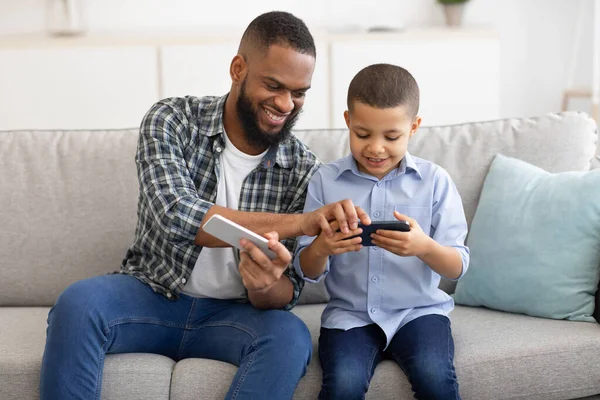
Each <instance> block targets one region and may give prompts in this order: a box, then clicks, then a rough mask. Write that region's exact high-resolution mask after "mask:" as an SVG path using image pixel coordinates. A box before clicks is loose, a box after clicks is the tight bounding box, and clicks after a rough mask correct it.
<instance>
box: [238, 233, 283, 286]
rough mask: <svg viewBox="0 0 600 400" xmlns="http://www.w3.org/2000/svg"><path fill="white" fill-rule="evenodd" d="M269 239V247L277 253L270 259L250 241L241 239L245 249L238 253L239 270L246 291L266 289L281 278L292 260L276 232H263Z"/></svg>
mask: <svg viewBox="0 0 600 400" xmlns="http://www.w3.org/2000/svg"><path fill="white" fill-rule="evenodd" d="M265 236H266V237H267V238H268V239H269V248H270V249H271V250H272V251H273V252H274V253H275V254H277V258H275V259H273V260H271V259H269V257H267V256H266V255H265V253H263V252H262V251H261V250H260V249H259V248H258V247H256V246H255V245H254V244H253V243H252V242H250V241H248V240H245V239H242V240H241V242H240V244H241V245H242V247H243V248H244V249H245V250H246V251H244V252H241V253H240V265H239V271H240V275H241V276H242V282H243V284H244V286H245V287H246V289H248V291H249V292H250V291H266V290H268V289H269V288H270V287H271V286H272V285H273V284H274V283H275V282H277V281H278V280H279V278H281V275H283V273H284V271H285V270H286V269H287V266H288V265H289V263H290V262H291V261H292V255H291V254H290V252H289V251H288V249H287V248H286V247H285V246H284V245H283V244H282V243H280V242H279V235H278V234H277V232H269V233H267V234H265Z"/></svg>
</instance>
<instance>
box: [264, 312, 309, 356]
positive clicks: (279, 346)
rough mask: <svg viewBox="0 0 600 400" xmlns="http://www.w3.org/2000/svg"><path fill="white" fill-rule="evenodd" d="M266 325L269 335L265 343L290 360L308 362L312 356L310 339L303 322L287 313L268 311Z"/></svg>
mask: <svg viewBox="0 0 600 400" xmlns="http://www.w3.org/2000/svg"><path fill="white" fill-rule="evenodd" d="M269 313H270V314H271V315H269V317H268V320H267V321H266V324H267V325H268V327H267V328H268V330H269V334H268V335H266V338H267V339H266V341H267V342H268V343H269V345H270V346H272V347H274V348H275V349H276V350H277V351H280V352H282V354H284V355H286V356H287V357H289V358H290V359H292V358H293V359H302V360H306V363H307V364H308V362H309V361H310V358H311V356H312V339H311V336H310V331H309V330H308V328H307V326H306V324H305V323H304V321H302V320H301V319H300V318H298V317H297V316H296V315H294V314H292V313H291V312H288V311H280V310H272V311H269Z"/></svg>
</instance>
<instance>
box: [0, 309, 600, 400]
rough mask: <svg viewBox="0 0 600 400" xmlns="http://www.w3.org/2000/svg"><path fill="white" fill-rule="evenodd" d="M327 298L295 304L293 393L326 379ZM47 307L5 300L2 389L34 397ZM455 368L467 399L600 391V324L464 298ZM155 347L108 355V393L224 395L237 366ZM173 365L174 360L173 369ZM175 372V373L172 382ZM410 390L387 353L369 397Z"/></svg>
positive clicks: (3, 393) (2, 394)
mask: <svg viewBox="0 0 600 400" xmlns="http://www.w3.org/2000/svg"><path fill="white" fill-rule="evenodd" d="M323 308H324V305H305V306H299V307H296V308H295V309H294V311H293V312H294V313H295V314H296V315H298V316H299V317H300V318H302V319H303V320H304V321H305V322H306V323H307V326H308V327H309V330H310V332H311V335H312V339H313V343H314V345H315V351H314V353H313V360H312V362H311V364H310V366H309V368H308V372H307V374H306V376H305V377H304V378H303V379H302V381H301V382H300V384H299V386H298V389H297V390H296V395H295V397H294V398H295V399H307V400H308V399H314V398H316V395H317V393H318V392H319V389H320V385H321V368H320V366H319V361H318V356H317V351H316V350H317V349H316V344H317V341H318V338H319V326H320V316H321V312H322V311H323ZM47 314H48V309H47V308H9V307H3V308H0V326H3V327H6V326H10V327H11V329H10V330H8V329H3V330H0V355H1V356H0V398H2V399H4V398H7V399H8V398H10V399H28V400H29V399H36V398H38V396H39V395H38V387H39V368H40V365H41V359H42V354H43V349H44V343H45V327H46V317H47ZM450 319H451V320H452V330H453V336H454V340H455V345H456V360H455V364H456V369H457V374H458V378H459V383H460V387H461V393H462V396H463V398H464V399H514V398H520V399H539V400H547V399H567V398H576V397H582V396H587V395H592V394H597V393H600V325H598V324H590V323H583V322H572V321H558V320H550V319H542V318H534V317H529V316H525V315H518V314H508V313H504V312H500V311H492V310H487V309H483V308H470V307H462V306H458V307H457V308H456V309H455V310H454V311H453V312H452V313H451V314H450ZM173 364H174V362H173V361H172V360H170V359H168V358H166V357H163V356H158V355H150V354H122V355H109V356H107V357H106V361H105V373H104V382H103V396H102V398H103V399H128V400H129V399H131V400H133V399H149V398H152V399H161V398H164V399H166V398H168V393H169V384H171V388H170V394H171V398H172V399H174V400H184V399H198V398H201V399H207V400H209V399H215V400H216V399H222V398H223V395H224V393H226V392H227V390H228V388H229V384H230V383H231V379H232V378H233V376H234V374H235V372H236V368H235V367H234V366H232V365H228V364H225V363H222V362H219V361H212V360H201V359H188V360H184V361H181V362H179V363H177V364H176V365H175V367H174V366H173ZM173 367H174V369H173ZM171 373H172V382H171ZM398 398H400V399H410V398H412V394H411V392H410V385H409V383H408V380H407V379H406V377H405V376H404V374H403V373H402V371H401V370H400V368H399V367H398V366H397V365H396V364H395V363H394V362H392V361H384V362H382V363H381V364H379V366H378V367H377V369H376V370H375V376H374V377H373V380H372V382H371V388H370V390H369V392H368V394H367V399H398Z"/></svg>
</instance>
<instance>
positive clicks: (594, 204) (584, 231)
mask: <svg viewBox="0 0 600 400" xmlns="http://www.w3.org/2000/svg"><path fill="white" fill-rule="evenodd" d="M598 199H600V170H593V171H587V172H564V173H559V174H550V173H548V172H546V171H544V170H542V169H540V168H538V167H535V166H533V165H531V164H528V163H526V162H523V161H520V160H517V159H514V158H510V157H504V156H502V155H498V156H496V158H495V160H494V162H493V163H492V166H491V168H490V172H489V174H488V176H487V177H486V180H485V184H484V187H483V192H482V194H481V199H480V201H479V206H478V208H477V212H476V214H475V219H474V220H473V223H472V225H471V232H470V234H469V239H468V240H467V245H468V246H469V248H470V251H471V263H470V266H469V270H468V271H467V273H466V275H465V276H464V277H463V278H462V279H461V280H460V281H459V282H458V285H457V287H456V292H455V293H454V300H455V301H456V303H458V304H464V305H469V306H486V307H489V308H493V309H497V310H503V311H510V312H517V313H523V314H528V315H532V316H538V317H546V318H555V319H570V320H576V321H588V322H593V321H594V318H593V317H592V314H593V313H594V308H595V304H594V302H595V295H596V290H597V288H598V278H599V274H600V201H598Z"/></svg>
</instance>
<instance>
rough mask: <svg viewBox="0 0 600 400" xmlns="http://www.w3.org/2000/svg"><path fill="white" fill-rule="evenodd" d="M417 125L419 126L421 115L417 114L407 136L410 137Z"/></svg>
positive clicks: (415, 131) (417, 127) (415, 130)
mask: <svg viewBox="0 0 600 400" xmlns="http://www.w3.org/2000/svg"><path fill="white" fill-rule="evenodd" d="M419 126H421V117H419V116H418V115H417V116H416V117H415V119H414V120H413V123H412V126H411V128H410V136H409V137H412V136H413V135H414V134H415V133H417V130H418V129H419Z"/></svg>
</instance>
